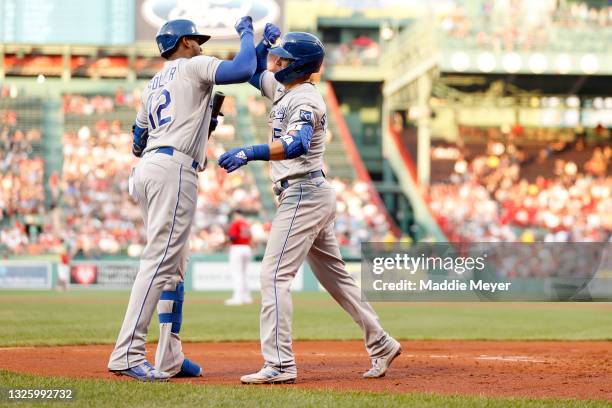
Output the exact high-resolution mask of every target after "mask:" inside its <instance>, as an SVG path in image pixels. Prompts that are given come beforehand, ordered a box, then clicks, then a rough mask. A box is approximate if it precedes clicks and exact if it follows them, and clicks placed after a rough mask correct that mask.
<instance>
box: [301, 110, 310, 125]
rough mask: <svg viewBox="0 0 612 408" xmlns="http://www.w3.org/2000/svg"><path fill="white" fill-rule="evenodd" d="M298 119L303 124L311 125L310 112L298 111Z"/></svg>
mask: <svg viewBox="0 0 612 408" xmlns="http://www.w3.org/2000/svg"><path fill="white" fill-rule="evenodd" d="M300 119H301V120H303V121H304V122H308V123H312V112H309V111H307V110H303V109H300Z"/></svg>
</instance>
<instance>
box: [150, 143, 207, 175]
mask: <svg viewBox="0 0 612 408" xmlns="http://www.w3.org/2000/svg"><path fill="white" fill-rule="evenodd" d="M155 152H156V153H163V154H167V155H168V156H173V155H174V148H173V147H170V146H164V147H159V148H158V149H157V150H155ZM199 165H200V164H199V163H198V162H197V161H195V160H194V161H193V162H192V163H191V167H192V168H193V169H194V170H197V169H198V166H199Z"/></svg>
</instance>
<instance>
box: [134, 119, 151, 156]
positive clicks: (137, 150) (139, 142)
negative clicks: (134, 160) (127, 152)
mask: <svg viewBox="0 0 612 408" xmlns="http://www.w3.org/2000/svg"><path fill="white" fill-rule="evenodd" d="M132 135H133V136H134V139H133V143H132V153H134V156H136V157H140V156H142V152H143V151H144V149H146V147H147V139H148V138H149V129H145V128H141V127H138V126H137V125H136V124H134V125H132Z"/></svg>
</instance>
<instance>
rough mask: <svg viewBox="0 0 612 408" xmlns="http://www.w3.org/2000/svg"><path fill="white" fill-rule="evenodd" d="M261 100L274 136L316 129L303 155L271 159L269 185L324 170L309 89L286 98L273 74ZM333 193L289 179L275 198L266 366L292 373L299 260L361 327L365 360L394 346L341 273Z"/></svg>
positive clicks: (265, 305)
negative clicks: (267, 102) (268, 102)
mask: <svg viewBox="0 0 612 408" xmlns="http://www.w3.org/2000/svg"><path fill="white" fill-rule="evenodd" d="M260 84H261V87H260V88H261V89H262V94H263V95H264V96H266V97H268V98H270V99H272V100H273V107H272V113H271V115H270V119H271V121H272V127H273V132H274V134H273V137H274V138H277V137H284V135H286V133H287V132H290V131H291V130H296V129H299V127H300V126H302V125H303V124H304V123H311V124H312V125H313V127H314V134H313V139H312V143H311V145H310V149H309V151H308V153H306V154H304V155H303V156H300V157H298V158H295V159H290V160H282V161H271V162H270V173H271V178H272V179H273V181H275V182H276V181H278V180H280V179H283V178H286V177H291V176H299V175H305V174H306V173H309V172H312V171H315V170H320V169H322V167H323V153H324V152H325V127H326V125H327V124H326V120H325V103H324V102H323V98H322V97H321V95H320V94H319V92H317V90H316V88H315V86H314V84H312V83H309V82H306V83H302V84H300V85H298V86H296V87H295V88H292V89H290V90H289V91H286V92H285V89H284V88H283V86H282V85H281V84H279V83H278V82H277V81H276V80H275V79H274V75H273V74H272V73H271V72H268V71H266V72H264V73H263V75H262V78H261V83H260ZM335 216H336V194H335V191H334V188H333V186H332V185H331V184H330V183H328V182H327V180H325V178H323V177H317V178H314V179H308V178H302V179H300V178H299V177H294V179H293V180H292V181H291V182H290V185H289V187H288V188H287V189H285V190H284V191H283V192H282V193H281V194H280V196H279V206H278V210H277V212H276V215H275V216H274V219H273V220H272V228H271V230H270V236H269V237H268V244H267V246H266V252H265V254H264V257H263V260H262V266H261V274H260V280H261V312H260V325H261V327H260V340H261V351H262V354H263V357H264V359H265V364H266V365H267V366H270V367H274V368H276V369H278V370H280V371H284V372H295V373H297V367H296V364H295V357H294V354H293V348H292V336H291V325H292V313H293V306H292V303H291V289H290V287H291V281H292V280H293V278H294V277H295V275H296V273H297V271H298V269H299V267H300V266H301V265H302V263H303V262H304V261H308V263H309V264H310V266H311V268H312V271H313V273H314V274H315V276H316V277H317V279H318V280H319V282H320V283H321V284H322V285H323V287H325V289H326V290H327V291H328V292H329V293H330V294H331V296H332V297H333V298H334V299H335V300H336V302H338V304H339V305H340V306H341V307H342V308H343V309H344V310H346V312H347V313H349V314H350V315H351V317H352V318H353V320H354V321H355V322H356V323H357V324H358V325H359V326H360V327H361V329H362V331H363V334H364V339H365V345H366V350H367V351H368V354H369V355H370V357H371V358H373V359H375V358H378V357H381V356H383V355H385V354H386V353H388V352H389V350H390V349H391V348H392V347H394V345H395V344H397V343H396V342H395V340H394V339H393V338H392V337H391V336H389V335H388V334H387V333H386V332H385V331H384V330H383V328H382V326H381V325H380V322H379V321H378V316H377V315H376V312H375V311H374V309H372V307H371V306H370V305H369V304H368V303H367V302H362V301H361V292H360V289H359V286H357V284H356V283H355V281H354V280H353V278H352V277H351V275H350V274H349V273H348V272H347V271H346V268H345V264H344V261H343V260H342V256H341V255H340V249H339V247H338V242H337V241H336V236H335V234H334V219H335Z"/></svg>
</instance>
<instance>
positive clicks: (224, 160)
mask: <svg viewBox="0 0 612 408" xmlns="http://www.w3.org/2000/svg"><path fill="white" fill-rule="evenodd" d="M248 162H249V159H248V157H247V152H246V149H245V148H243V147H236V148H234V149H232V150H230V151H227V152H225V153H223V154H222V155H221V157H219V166H221V167H223V168H224V169H225V170H226V171H227V172H228V173H231V172H232V171H234V170H237V169H239V168H240V167H242V166H244V165H245V164H247V163H248Z"/></svg>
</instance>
